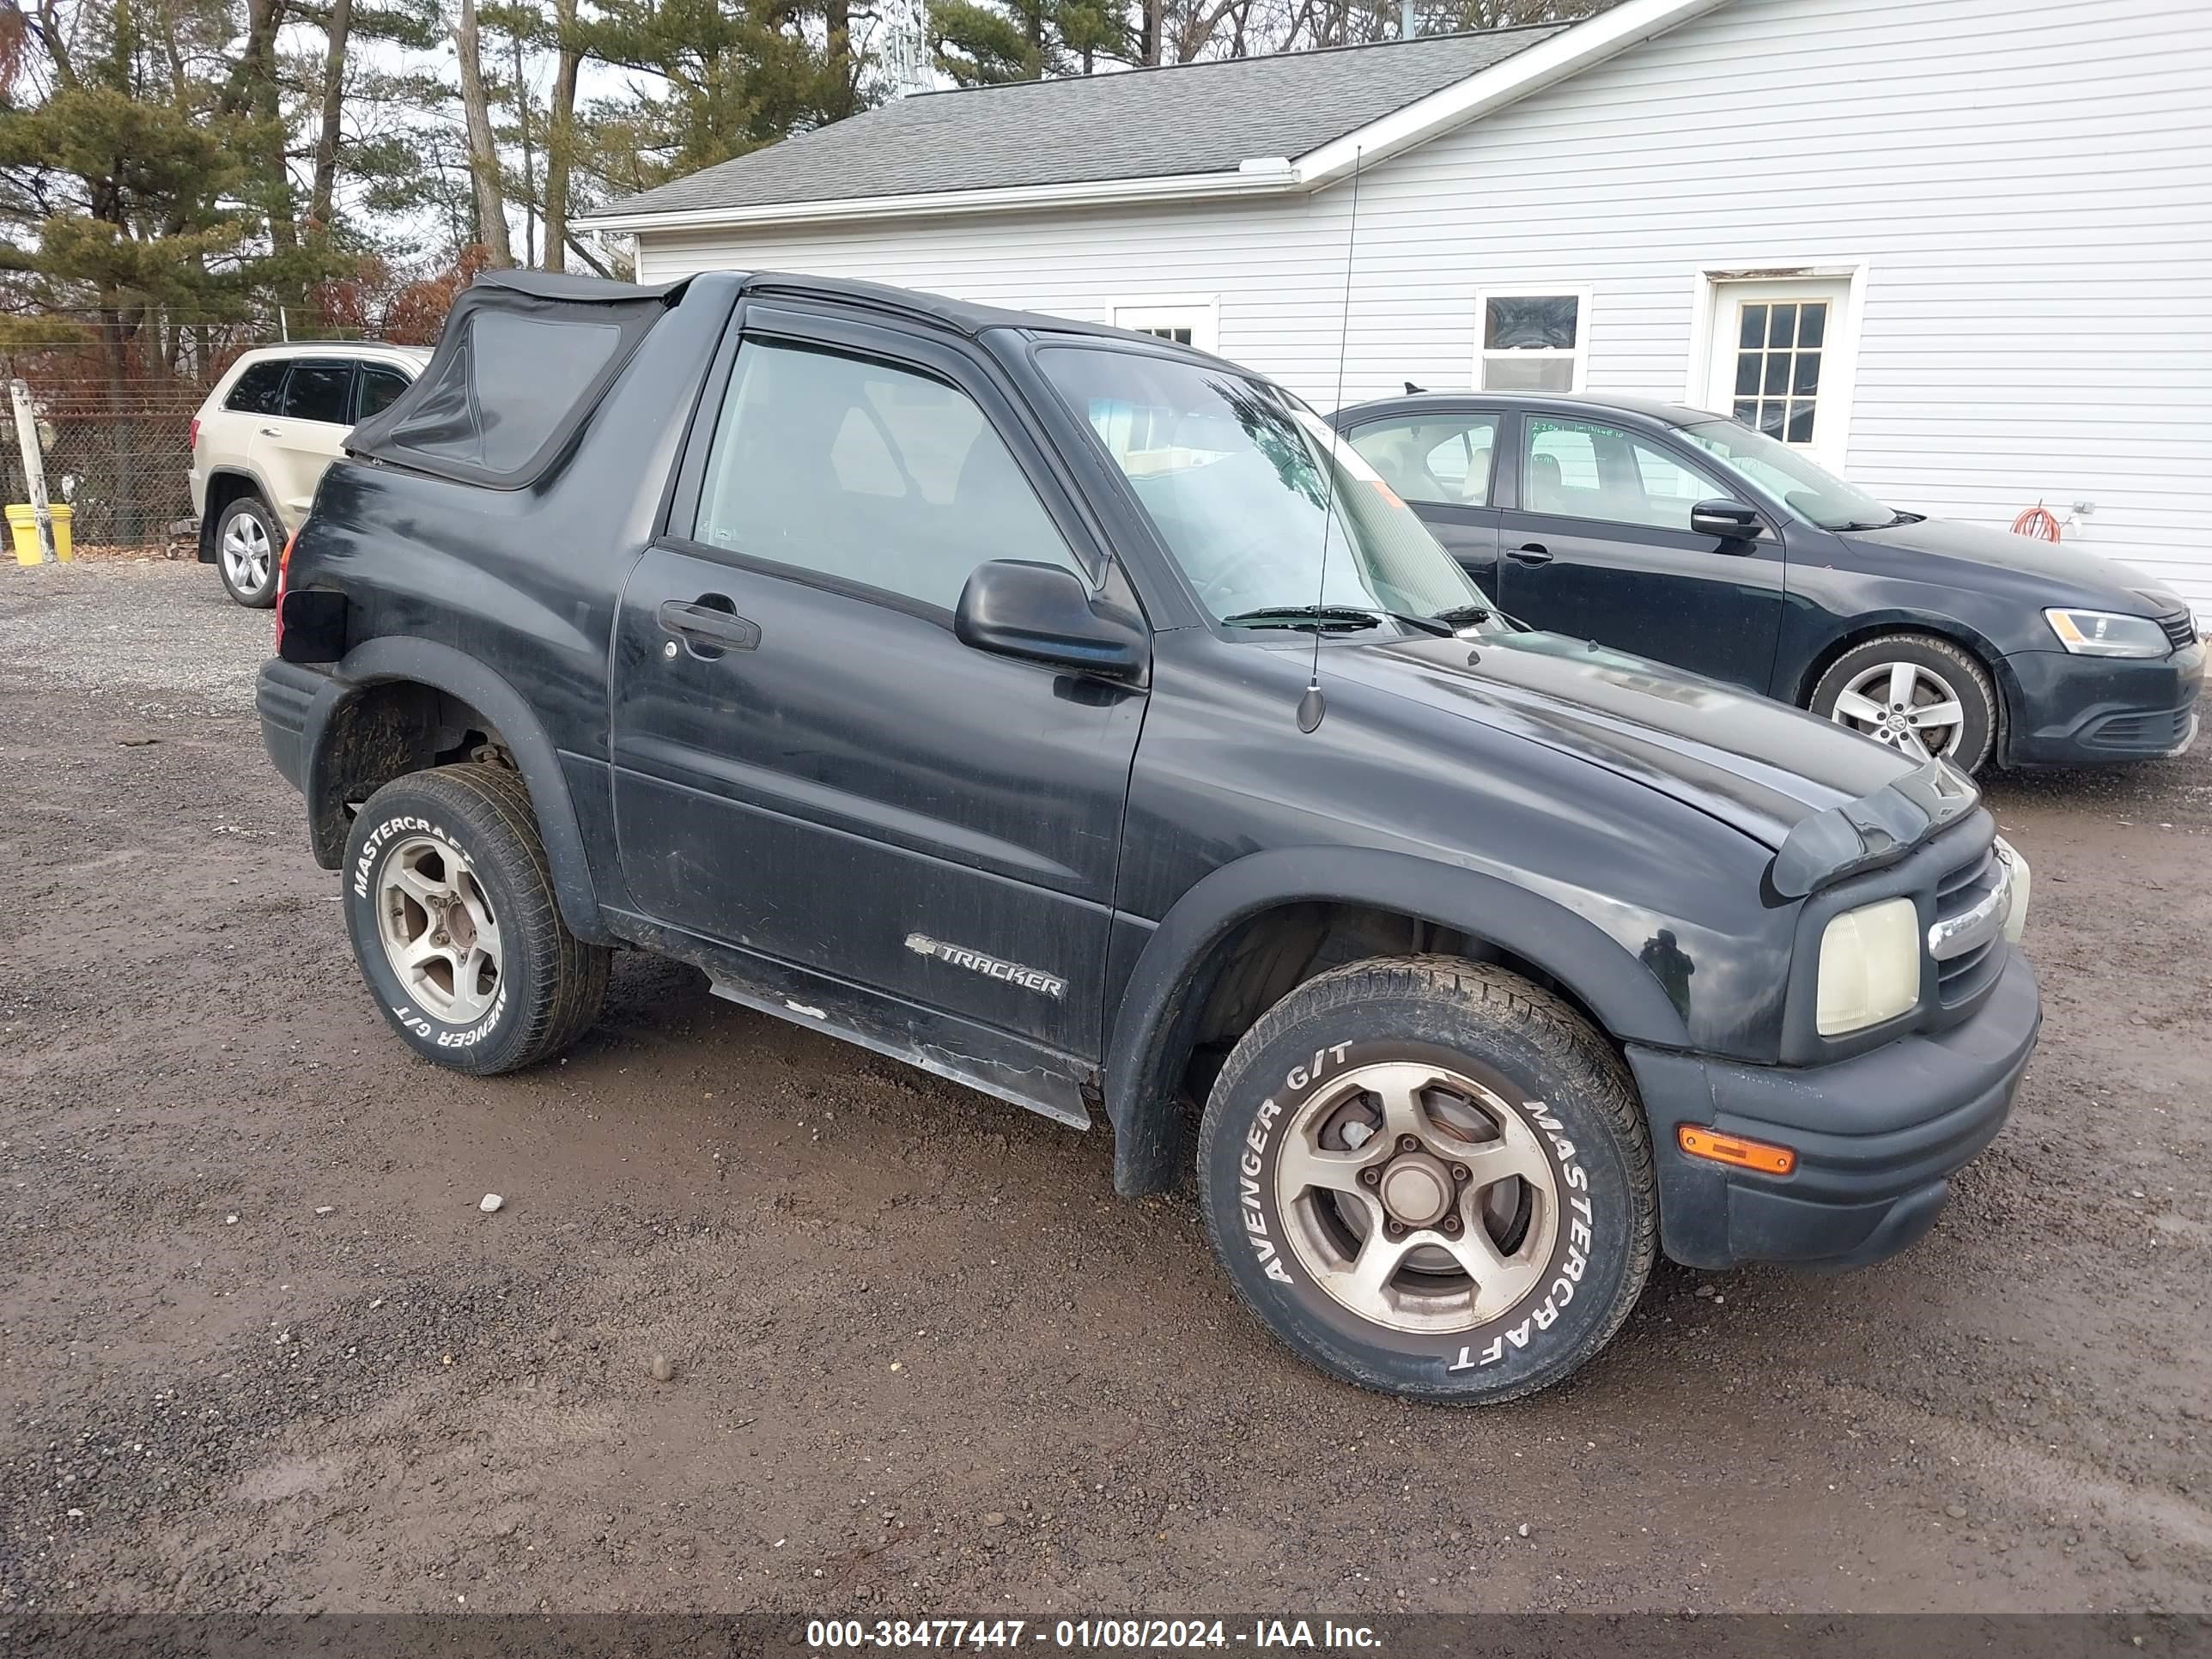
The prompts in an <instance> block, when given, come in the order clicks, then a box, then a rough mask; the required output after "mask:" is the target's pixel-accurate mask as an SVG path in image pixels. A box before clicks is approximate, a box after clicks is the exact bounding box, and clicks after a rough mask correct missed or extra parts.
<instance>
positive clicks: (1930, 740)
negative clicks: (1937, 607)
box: [1809, 634, 1997, 773]
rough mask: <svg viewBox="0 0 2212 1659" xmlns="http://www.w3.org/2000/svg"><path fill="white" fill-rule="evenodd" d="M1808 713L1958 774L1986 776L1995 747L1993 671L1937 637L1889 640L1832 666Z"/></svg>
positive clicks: (1851, 652)
mask: <svg viewBox="0 0 2212 1659" xmlns="http://www.w3.org/2000/svg"><path fill="white" fill-rule="evenodd" d="M1809 707H1810V708H1811V709H1812V711H1813V713H1814V714H1825V715H1826V717H1827V718H1828V719H1830V720H1833V721H1835V722H1836V724H1837V725H1838V726H1850V728H1851V730H1852V731H1854V732H1859V733H1860V734H1861V735H1863V736H1865V737H1869V738H1873V739H1874V740H1875V742H1877V743H1885V744H1888V745H1889V746H1890V747H1891V748H1893V749H1895V750H1899V752H1901V753H1902V754H1904V755H1905V757H1907V758H1908V759H1911V760H1921V761H1924V760H1927V759H1929V758H1930V757H1934V756H1937V755H1940V756H1942V757H1943V758H1944V759H1945V760H1948V761H1949V762H1950V763H1952V764H1953V765H1954V766H1955V767H1957V768H1958V769H1960V771H1961V772H1966V773H1973V772H1978V771H1979V770H1981V769H1982V767H1983V766H1984V764H1986V763H1987V762H1988V760H1989V758H1990V752H1991V751H1992V750H1994V749H1995V748H1996V734H1997V694H1996V687H1995V686H1994V685H1993V684H1991V683H1990V677H1989V673H1988V671H1987V670H1985V669H1984V668H1983V666H1982V665H1981V664H1979V663H1978V662H1977V661H1975V660H1974V659H1973V658H1972V657H1971V656H1969V655H1968V654H1967V653H1966V652H1964V651H1962V650H1960V648H1959V647H1957V646H1955V645H1954V644H1952V643H1951V642H1950V641H1948V640H1939V639H1937V638H1936V637H1935V636H1934V635H1928V634H1887V635H1883V636H1882V637H1881V638H1880V639H1875V640H1868V641H1864V642H1863V643H1862V644H1859V645H1855V646H1853V647H1851V648H1850V650H1848V651H1846V652H1844V654H1843V655H1842V656H1840V657H1838V658H1837V659H1835V661H1833V662H1832V663H1831V664H1829V665H1828V671H1827V672H1826V673H1825V674H1823V675H1821V676H1820V683H1819V684H1817V685H1815V686H1814V688H1813V696H1812V699H1811V702H1810V704H1809Z"/></svg>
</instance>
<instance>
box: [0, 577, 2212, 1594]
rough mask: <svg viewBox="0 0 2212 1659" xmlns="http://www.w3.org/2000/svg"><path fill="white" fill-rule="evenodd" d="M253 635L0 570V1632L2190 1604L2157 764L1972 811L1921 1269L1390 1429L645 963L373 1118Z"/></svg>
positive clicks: (2198, 1135) (2183, 943)
mask: <svg viewBox="0 0 2212 1659" xmlns="http://www.w3.org/2000/svg"><path fill="white" fill-rule="evenodd" d="M268 628H269V621H268V617H267V616H266V614H265V613H249V612H246V611H240V610H238V609H236V608H235V607H234V606H233V605H230V604H229V603H228V601H227V600H226V599H224V598H223V597H222V592H221V589H220V587H219V586H218V585H217V583H216V579H215V577H214V575H213V574H212V573H211V572H210V571H208V570H206V569H204V568H199V567H194V566H190V565H163V564H151V565H130V564H110V565H99V566H92V565H84V566H79V567H77V568H73V569H46V570H30V571H20V572H19V571H15V570H8V571H6V572H5V573H4V574H0V693H4V694H5V695H4V696H0V799H5V800H6V801H7V802H8V803H9V806H10V808H11V811H10V812H9V816H8V817H7V819H6V821H5V827H4V828H0V871H4V872H5V876H4V884H5V885H4V896H0V1097H4V1098H5V1100H6V1101H7V1102H8V1109H7V1110H6V1112H5V1114H4V1116H0V1176H4V1183H5V1185H4V1193H5V1199H6V1203H5V1214H4V1225H5V1227H6V1230H7V1231H6V1236H7V1239H8V1256H9V1262H10V1267H11V1269H12V1271H11V1272H10V1273H9V1274H8V1276H7V1279H6V1280H5V1281H4V1288H0V1611H5V1610H13V1611H27V1610H33V1609H36V1610H45V1611H51V1612H76V1611H85V1610H95V1609H99V1610H181V1609H194V1610H210V1609H223V1610H264V1609H291V1610H303V1609H312V1608H322V1609H340V1610H343V1609H394V1610H420V1611H432V1610H439V1609H444V1610H447V1611H452V1610H454V1609H456V1608H465V1609H468V1610H477V1609H482V1608H495V1609H539V1608H552V1609H559V1610H563V1611H599V1610H612V1609H634V1610H647V1611H678V1610H690V1609H761V1610H778V1611H784V1612H792V1611H798V1612H802V1613H806V1612H825V1611H826V1612H846V1611H852V1612H859V1613H890V1614H894V1615H896V1616H915V1615H918V1614H923V1613H933V1612H935V1613H978V1612H987V1611H991V1610H994V1609H999V1610H1024V1611H1027V1612H1030V1613H1043V1612H1049V1611H1056V1610H1057V1611H1065V1610H1069V1609H1074V1610H1078V1611H1098V1610H1105V1609H1114V1610H1127V1609H1150V1610H1153V1611H1158V1612H1163V1613H1184V1612H1189V1611H1192V1610H1197V1609H1204V1610H1208V1611H1214V1610H1219V1611H1227V1610H1232V1609H1238V1608H1259V1609H1264V1610H1269V1611H1274V1610H1279V1609H1283V1608H1285V1607H1298V1608H1304V1609H1308V1610H1312V1609H1319V1608H1324V1607H1325V1608H1328V1609H1329V1610H1332V1611H1338V1612H1347V1613H1348V1612H1370V1613H1376V1612H1389V1611H1394V1610H1444V1611H1462V1610H1474V1609H1503V1608H1513V1609H1543V1608H1566V1607H1580V1608H1594V1609H1602V1610H1628V1609H1643V1608H1660V1609H1697V1610H1701V1611H1720V1610H1729V1609H1747V1610H1797V1611H1807V1610H1828V1609H1853V1610H1872V1609H1899V1610H1923V1609H1951V1610H1975V1611H1980V1610H1996V1609H2027V1610H2038V1609H2051V1610H2078V1611H2099V1610H2110V1609H2115V1608H2126V1609H2153V1610H2158V1609H2165V1610H2195V1611H2203V1610H2206V1609H2208V1608H2212V1475H2208V1474H2207V1469H2208V1467H2212V1463H2208V1458H2207V1455H2206V1452H2207V1444H2208V1439H2212V1429H2208V1425H2207V1423H2206V1420H2205V1418H2206V1413H2209V1412H2212V1318H2208V1309H2212V1289H2208V1286H2212V1194H2208V1186H2209V1185H2212V1182H2208V1176H2207V1170H2208V1151H2209V1150H2212V1148H2208V1139H2212V1134H2208V1128H2212V1112H2208V1109H2207V1106H2206V1101H2205V1095H2206V1078H2207V1071H2208V1060H2212V1032H2209V1031H2208V1029H2207V1023H2206V1018H2205V1009H2206V1007H2207V1006H2208V1004H2207V992H2208V989H2209V988H2212V890H2208V884H2207V880H2206V877H2207V872H2208V869H2212V860H2208V858H2207V851H2208V846H2212V843H2208V839H2207V837H2208V835H2212V762H2208V760H2207V758H2206V757H2205V756H2204V755H2202V754H2200V755H2197V756H2194V757H2190V758H2188V759H2187V760H2185V761H2182V762H2177V763H2164V764H2160V765H2157V766H2151V767H2144V768H2141V769H2135V770H2131V771H2127V772H2124V773H2118V774H2109V775H2093V776H2050V777H2039V778H2034V779H2030V780H2026V781H2020V780H2002V781H1999V782H1997V783H1996V786H1995V787H1993V789H1992V791H1991V797H1992V802H1993V805H1995V806H1996V810H1997V811H1998V813H1999V816H2000V817H2001V819H2002V822H2003V823H2004V825H2005V827H2006V829H2007V832H2008V834H2009V835H2010V836H2012V837H2013V838H2014V839H2015V841H2016V842H2019V844H2020V845H2021V847H2022V848H2023V849H2024V850H2026V851H2027V854H2028V855H2029V856H2030V858H2031V859H2033V860H2034V863H2035V868H2036V873H2037V887H2036V893H2037V897H2036V906H2037V913H2036V915H2035V918H2034V920H2033V923H2032V925H2031V927H2030V931H2029V935H2028V945H2029V949H2030V953H2031V955H2032V956H2033V957H2034V959H2035V961H2036V963H2037V964H2038V968H2039V972H2040V973H2041V975H2042V976H2043V979H2044V983H2045V988H2046V996H2047V1001H2048V1008H2049V1022H2048V1024H2047V1026H2046V1028H2045V1039H2044V1043H2043V1047H2042V1048H2041V1050H2040V1052H2039V1056H2038V1059H2037V1060H2036V1062H2035V1064H2034V1066H2033V1069H2032V1070H2031V1072H2030V1073H2029V1075H2028V1078H2027V1084H2026V1085H2025V1088H2024V1090H2023V1091H2022V1094H2021V1100H2020V1103H2019V1105H2018V1108H2017V1110H2016V1112H2015V1118H2014V1121H2013V1122H2012V1124H2011V1126H2010V1127H2008V1130H2007V1131H2006V1133H2004V1134H2003V1135H2002V1137H2001V1138H2000V1139H1999V1140H1998V1141H1997V1143H1996V1146H1994V1147H1992V1148H1991V1150H1990V1152H1989V1153H1987V1154H1986V1155H1985V1156H1984V1158H1982V1159H1981V1160H1980V1161H1978V1163H1977V1164H1974V1165H1973V1166H1972V1168H1971V1169H1970V1170H1968V1171H1967V1172H1966V1174H1965V1175H1964V1176H1963V1177H1962V1178H1961V1179H1960V1182H1958V1195H1957V1199H1956V1200H1955V1202H1954V1204H1953V1205H1952V1206H1951V1207H1950V1209H1949V1210H1948V1212H1946V1214H1945V1216H1944V1218H1943V1219H1942V1222H1941V1224H1940V1225H1939V1226H1938V1227H1937V1229H1936V1231H1935V1233H1934V1234H1933V1235H1932V1236H1931V1237H1929V1239H1927V1240H1926V1241H1925V1242H1923V1243H1922V1244H1920V1245H1919V1246H1917V1248H1916V1249H1913V1250H1911V1251H1910V1252H1908V1253H1907V1254H1906V1255H1905V1256H1904V1257H1902V1258H1900V1259H1899V1260H1898V1261H1893V1262H1890V1263H1887V1264H1885V1265H1883V1266H1882V1267H1877V1268H1875V1269H1873V1270H1870V1271H1868V1272H1865V1273H1857V1274H1854V1275H1849V1276H1844V1277H1839V1278H1806V1277H1799V1276H1795V1275H1790V1274H1787V1273H1779V1272H1771V1271H1753V1272H1747V1273H1738V1274H1733V1275H1727V1276H1717V1277H1705V1276H1698V1275H1692V1274H1689V1273H1683V1272H1680V1271H1678V1270H1674V1269H1668V1268H1662V1271H1661V1272H1660V1273H1659V1274H1658V1276H1657V1277H1656V1279H1655V1280H1654V1282H1653V1284H1652V1285H1651V1287H1650V1291H1648V1292H1647V1293H1646V1295H1645V1297H1644V1301H1643V1303H1642V1304H1641V1305H1640V1306H1639V1308H1638V1311H1637V1313H1636V1315H1635V1316H1634V1317H1633V1318H1632V1321H1631V1322H1630V1324H1629V1326H1628V1328H1627V1329H1626V1331H1625V1332H1624V1333H1623V1334H1622V1336H1621V1338H1620V1340H1619V1341H1618V1342H1617V1343H1616V1344H1615V1345H1614V1346H1613V1348H1612V1350H1611V1351H1610V1352H1608V1353H1607V1354H1606V1355H1605V1356H1604V1357H1602V1358H1601V1359H1600V1360H1599V1361H1598V1362H1597V1363H1595V1364H1593V1365H1592V1366H1591V1367H1590V1368H1589V1370H1587V1371H1586V1372H1585V1373H1584V1374H1583V1376H1581V1377H1580V1378H1578V1379H1577V1381H1576V1382H1575V1383H1572V1384H1571V1385H1569V1386H1567V1387H1565V1388H1563V1389H1559V1390H1556V1391H1553V1392H1552V1393H1550V1394H1547V1395H1542V1396H1540V1397H1538V1398H1537V1399H1534V1400H1532V1401H1527V1402H1523V1403H1522V1404H1520V1405H1516V1406H1514V1407H1507V1408H1502V1409H1499V1410H1496V1411H1493V1412H1490V1413H1475V1414H1468V1413H1449V1412H1444V1411H1440V1410H1434V1409H1429V1408H1424V1407H1412V1406H1407V1405H1405V1404H1401V1403H1398V1402H1394V1401H1387V1400H1382V1399H1378V1398H1375V1397H1372V1396H1370V1395H1363V1394H1359V1393H1357V1392H1355V1391H1353V1390H1351V1389H1346V1388H1343V1387H1340V1386H1338V1385H1336V1384H1334V1383H1331V1382H1329V1381H1328V1380H1327V1379H1325V1378H1323V1377H1322V1376H1318V1375H1317V1374H1316V1373H1314V1372H1312V1371H1310V1370H1307V1369H1305V1368H1304V1367H1303V1366H1302V1365H1300V1364H1298V1363H1297V1362H1296V1361H1295V1360H1293V1359H1291V1358H1290V1357H1289V1356H1288V1355H1286V1354H1285V1353H1284V1352H1282V1351H1281V1350H1279V1348H1277V1347H1276V1346H1274V1345H1273V1343H1271V1342H1270V1341H1269V1340H1267V1338H1266V1336H1265V1335H1264V1334H1261V1332H1260V1331H1259V1330H1257V1329H1256V1328H1255V1327H1254V1326H1253V1325H1252V1324H1251V1323H1250V1322H1249V1321H1248V1320H1247V1319H1246V1318H1244V1317H1243V1316H1242V1314H1241V1313H1240V1311H1239V1310H1237V1307H1236V1306H1235V1304H1234V1303H1233V1300H1232V1298H1231V1295H1230V1293H1229V1291H1227V1289H1226V1288H1225V1285H1223V1283H1222V1281H1221V1280H1220V1279H1219V1278H1218V1274H1217V1273H1216V1271H1215V1269H1214V1267H1213V1265H1212V1261H1211V1260H1210V1258H1209V1256H1208V1255H1207V1253H1206V1247H1205V1244H1204V1242H1203V1239H1202V1238H1201V1237H1200V1232H1199V1229H1198V1225H1197V1219H1196V1217H1195V1214H1194V1210H1193V1206H1191V1205H1190V1203H1188V1201H1187V1200H1185V1199H1182V1198H1176V1199H1170V1200H1147V1201H1144V1202H1141V1203H1135V1204H1128V1203H1123V1202H1120V1201H1118V1200H1115V1199H1114V1198H1113V1197H1112V1196H1111V1189H1110V1182H1109V1159H1108V1151H1109V1149H1108V1146H1107V1143H1106V1139H1105V1137H1104V1136H1103V1134H1091V1135H1085V1134H1080V1133H1075V1132H1073V1131H1070V1130H1067V1129H1066V1128H1063V1127H1060V1126H1057V1125H1054V1124H1052V1123H1049V1122H1048V1121H1044V1120H1042V1119H1038V1118H1035V1117H1030V1116H1028V1115H1023V1114H1020V1113H1018V1112H1015V1111H1012V1109H1006V1108H1002V1107H1000V1106H999V1105H997V1104H996V1103H994V1102H991V1101H989V1100H987V1099H984V1098H982V1097H979V1096H975V1095H973V1094H970V1093H968V1092H966V1091H962V1090H959V1089H957V1088H955V1087H953V1086H951V1085H947V1084H944V1083H941V1082H939V1081H938V1080H936V1079H932V1078H930V1077H927V1076H926V1075H923V1074H921V1073H916V1072H914V1071H910V1070H908V1069H907V1068H905V1067H903V1066H898V1065H896V1064H893V1063H891V1062H889V1061H885V1060H878V1059H876V1058H873V1057H872V1056H869V1055H866V1054H860V1053H859V1052H857V1051H855V1050H852V1049H849V1048H843V1047H841V1046H839V1045H837V1044H835V1043H833V1042H829V1040H827V1039H825V1038H823V1037H822V1036H818V1035H816V1034H814V1033H811V1032H807V1031H803V1030H795V1029H793V1028H791V1027H788V1026H786V1025H783V1024H780V1023H778V1022H775V1021H771V1020H768V1019H765V1018H760V1017H758V1016H756V1015H753V1014H751V1013H749V1012H744V1011H741V1010H738V1009H736V1008H733V1007H732V1006H727V1005H726V1004H722V1003H720V1002H717V1001H715V1000H713V999H711V998H710V997H709V996H708V994H707V993H706V990H705V987H704V986H703V984H702V982H701V981H700V980H699V979H698V978H697V977H696V975H692V974H690V973H689V972H687V971H685V970H683V969H678V968H675V967H672V966H669V965H666V964H663V963H656V962H653V961H651V960H648V959H644V958H639V957H631V958H626V959H624V960H623V962H622V963H620V964H619V965H618V966H617V970H616V975H615V983H614V990H613V994H612V997H611V1001H610V1005H609V1008H608V1012H607V1016H606V1018H605V1020H604V1022H603V1023H602V1024H601V1025H600V1026H599V1028H598V1029H597V1030H595V1031H594V1032H593V1033H592V1035H591V1036H590V1037H589V1038H588V1039H587V1040H586V1042H584V1044H583V1045H582V1046H581V1047H580V1048H579V1049H578V1051H577V1052H576V1053H575V1054H573V1055H572V1056H571V1057H570V1058H569V1059H568V1060H567V1061H566V1062H565V1063H563V1064H561V1065H558V1066H551V1067H548V1068H545V1069H543V1070H541V1071H538V1072H535V1073H528V1074H525V1075H521V1076H517V1077H510V1078H502V1079H489V1080H476V1079H464V1078H459V1077H456V1076H453V1075H452V1074H449V1073H442V1072H439V1071H436V1070H435V1069H433V1068H431V1067H429V1066H425V1065H422V1064H420V1063H417V1062H416V1061H415V1060H413V1059H412V1058H411V1057H410V1055H409V1054H407V1053H406V1052H405V1050H404V1049H403V1048H401V1046H400V1045H399V1044H398V1042H396V1041H394V1040H393V1039H392V1037H391V1036H389V1035H388V1033H387V1032H386V1030H385V1028H384V1027H383V1025H382V1024H381V1023H380V1020H379V1019H378V1018H377V1016H376V1014H375V1012H374V1009H373V1008H372V1006H370V1003H369V1001H368V997H367V996H366V994H364V992H363V991H362V987H361V984H360V982H359V981H358V979H357V977H356V974H355V972H354V969H353V968H352V966H351V963H350V962H349V959H348V957H347V954H346V948H345V943H344V938H343V927H342V924H341V921H340V917H339V915H338V910H337V905H336V903H335V902H332V900H333V897H334V895H335V890H336V880H335V878H334V877H332V876H331V875H329V874H327V873H325V872H322V871H319V870H318V869H316V868H315V867H314V866H313V863H312V861H311V860H309V858H308V856H307V851H306V848H305V846H304V837H303V835H302V831H301V810H300V804H299V802H298V799H297V798H296V797H295V796H294V795H293V794H292V793H290V792H289V790H288V789H287V788H286V787H284V786H283V784H282V783H281V781H279V780H277V779H276V776H275V775H273V774H272V773H271V772H270V770H269V769H268V767H267V765H266V763H265V762H264V759H263V757H262V755H261V752H260V745H259V739H258V732H257V731H256V729H255V726H254V723H253V721H252V715H251V709H250V702H251V689H250V688H251V679H252V671H253V668H254V666H255V665H256V664H257V662H258V659H259V658H260V657H261V655H262V654H263V653H264V650H265V647H266V641H267V636H268ZM488 1191H492V1192H497V1193H500V1194H502V1195H503V1196H504V1198H505V1200H506V1203H505V1206H503V1207H502V1208H501V1210H500V1211H499V1212H497V1213H496V1214H489V1215H488V1214H485V1213H483V1212H481V1211H480V1210H479V1209H478V1207H477V1200H478V1199H479V1198H480V1197H481V1196H482V1195H483V1194H484V1193H486V1192H488ZM656 1362H659V1364H656ZM660 1372H665V1374H666V1376H665V1380H663V1379H662V1376H660V1375H659V1373H660Z"/></svg>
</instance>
